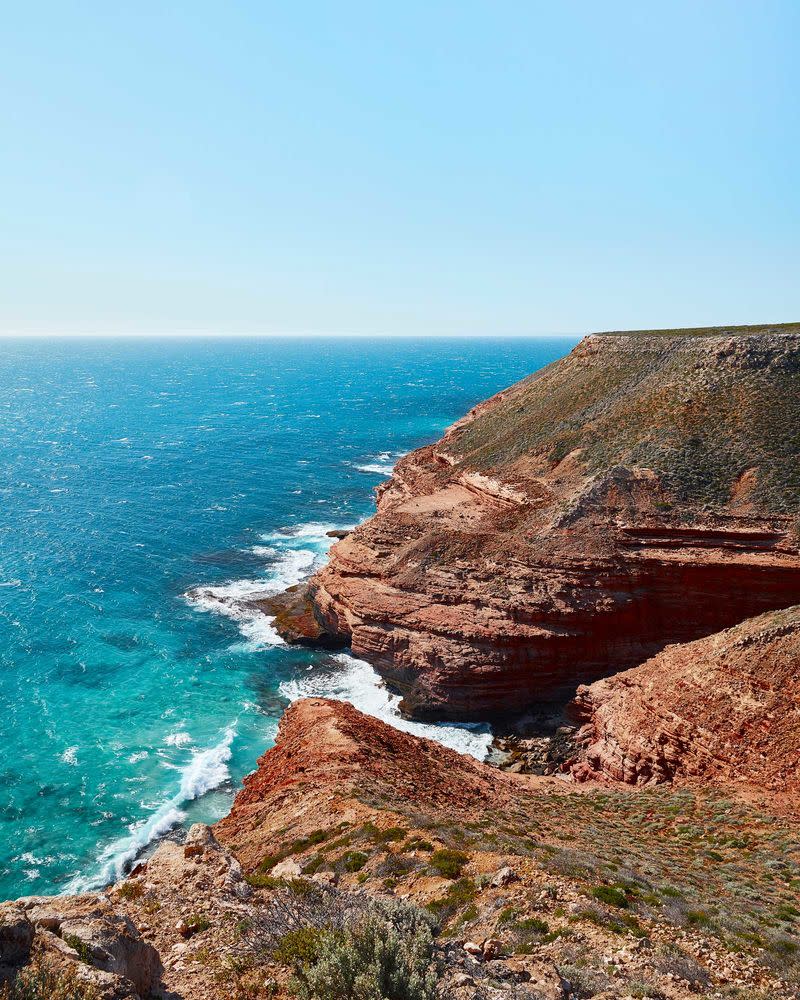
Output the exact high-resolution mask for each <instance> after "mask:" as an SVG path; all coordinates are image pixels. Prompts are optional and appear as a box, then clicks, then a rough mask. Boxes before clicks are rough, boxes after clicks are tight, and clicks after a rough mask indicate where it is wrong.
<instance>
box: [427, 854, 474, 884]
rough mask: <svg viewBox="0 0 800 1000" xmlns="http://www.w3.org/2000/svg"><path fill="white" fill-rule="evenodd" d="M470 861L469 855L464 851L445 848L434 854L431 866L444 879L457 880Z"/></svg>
mask: <svg viewBox="0 0 800 1000" xmlns="http://www.w3.org/2000/svg"><path fill="white" fill-rule="evenodd" d="M468 861H469V855H468V854H465V853H464V852H463V851H457V850H453V849H451V848H449V847H443V848H442V849H441V850H439V851H434V852H433V854H432V855H431V859H430V866H431V868H433V870H434V871H435V872H437V873H438V874H439V875H442V876H443V877H444V878H452V879H456V878H458V877H459V875H460V874H461V872H462V869H463V868H464V865H465V864H466V863H467V862H468Z"/></svg>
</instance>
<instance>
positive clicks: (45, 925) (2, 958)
mask: <svg viewBox="0 0 800 1000" xmlns="http://www.w3.org/2000/svg"><path fill="white" fill-rule="evenodd" d="M34 954H38V955H39V956H42V957H44V958H45V959H46V960H47V961H48V963H49V964H50V965H51V966H53V967H56V968H59V967H60V968H69V967H72V968H74V969H76V970H77V971H78V972H79V980H80V982H82V983H85V984H87V985H88V986H91V987H92V988H93V989H94V991H95V995H96V996H97V997H98V1000H123V998H126V1000H138V998H139V997H149V996H150V995H151V993H152V992H153V991H154V990H155V989H157V988H158V986H159V984H160V981H161V972H162V966H161V959H160V957H159V954H158V952H157V951H156V950H155V948H153V946H152V945H150V944H149V943H147V942H146V941H145V940H144V939H143V938H142V936H141V934H140V933H139V932H138V930H137V929H136V927H135V926H134V924H133V923H132V921H131V920H130V919H129V918H128V917H127V916H126V915H124V914H121V913H120V912H119V911H118V910H116V909H115V908H114V906H113V905H112V903H111V902H110V900H109V899H107V898H105V897H103V896H93V895H85V896H65V897H56V898H51V897H46V896H30V897H27V898H24V899H20V900H17V902H16V903H4V904H2V905H0V976H2V978H7V977H10V976H11V975H13V973H14V972H15V971H16V970H17V969H19V968H21V967H23V966H24V965H27V964H28V962H29V961H30V960H31V957H32V956H33V955H34Z"/></svg>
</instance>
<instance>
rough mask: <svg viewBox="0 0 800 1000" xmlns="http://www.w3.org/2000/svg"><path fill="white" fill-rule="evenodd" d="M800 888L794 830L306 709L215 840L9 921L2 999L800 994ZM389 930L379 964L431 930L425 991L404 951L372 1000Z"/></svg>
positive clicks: (11, 909)
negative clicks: (13, 991) (528, 769)
mask: <svg viewBox="0 0 800 1000" xmlns="http://www.w3.org/2000/svg"><path fill="white" fill-rule="evenodd" d="M799 869H800V843H798V839H797V829H796V827H792V826H791V825H789V824H787V823H786V822H785V821H784V820H782V819H780V818H779V817H775V816H771V815H769V814H765V813H762V812H759V811H757V810H756V809H754V808H752V807H751V806H747V805H744V804H737V803H735V802H732V801H731V800H730V799H726V798H723V797H721V796H719V795H716V794H714V793H713V792H704V793H697V792H690V791H687V790H674V789H671V788H668V787H663V786H662V787H657V788H637V789H630V788H625V787H619V788H616V789H607V788H603V787H598V786H587V785H574V784H572V785H570V784H567V783H566V782H565V781H563V780H559V779H558V778H549V779H547V778H537V777H531V776H523V775H509V774H504V773H502V772H499V771H497V770H496V769H493V768H491V767H488V766H487V765H484V764H480V763H478V762H476V761H474V760H472V759H470V758H466V757H461V756H460V755H458V754H456V753H453V752H452V751H449V750H447V749H445V748H443V747H441V746H439V745H437V744H434V743H431V742H430V741H428V740H423V739H419V738H417V737H414V736H411V735H408V734H405V733H402V732H399V731H397V730H395V729H392V728H390V727H388V726H386V725H385V724H383V723H381V722H379V721H377V720H375V719H372V718H369V717H368V716H364V715H362V714H361V713H360V712H358V711H356V710H355V709H354V708H352V707H351V706H349V705H346V704H343V703H340V702H333V701H327V700H324V699H313V700H307V701H301V702H297V703H295V704H294V705H293V706H291V707H290V708H289V710H288V711H287V713H286V714H285V716H284V718H283V720H282V722H281V727H280V732H279V736H278V742H277V745H276V746H275V747H274V748H273V749H272V750H270V751H268V752H267V753H266V754H265V755H264V756H263V757H262V758H261V760H260V761H259V767H258V770H257V771H256V772H255V773H254V774H253V775H251V776H250V777H249V778H248V780H247V781H246V783H245V787H244V788H243V789H242V791H241V792H240V793H239V795H238V796H237V799H236V802H235V803H234V806H233V809H232V811H231V814H230V815H229V816H228V817H227V818H226V819H224V820H223V821H222V822H221V823H219V824H218V825H217V826H216V828H215V829H214V830H213V831H212V830H209V828H207V827H203V826H199V825H198V826H195V827H193V828H192V830H191V831H190V833H189V836H188V838H187V840H186V842H185V843H183V844H180V843H175V842H172V841H167V842H165V843H163V844H162V845H161V846H160V847H159V848H158V850H157V851H156V852H155V854H154V855H153V856H152V857H151V858H149V859H147V860H146V861H144V862H141V863H139V864H138V865H136V867H135V868H134V870H133V872H132V873H131V874H130V876H129V877H128V878H127V879H125V880H124V881H122V882H120V883H119V884H118V885H116V886H112V887H110V888H109V889H107V890H105V891H103V892H100V893H92V894H86V895H83V896H77V897H54V898H44V897H30V898H27V899H22V900H18V901H17V902H16V903H7V904H2V905H0V981H2V979H3V978H10V977H13V976H14V975H17V974H18V975H19V976H22V977H23V980H24V977H26V976H36V977H39V982H44V984H45V987H44V988H43V989H40V991H39V992H28V993H24V994H17V995H16V996H15V1000H17V997H19V996H22V997H24V1000H29V998H31V997H33V998H36V1000H43V998H44V997H52V998H55V997H64V998H65V1000H67V998H68V1000H145V998H151V997H160V998H163V1000H246V998H251V1000H254V998H262V997H272V998H276V1000H288V998H289V997H305V998H307V1000H331V998H334V997H335V998H336V1000H341V998H345V1000H348V998H349V1000H360V998H362V997H368V996H369V997H373V996H374V997H376V998H377V997H383V998H384V1000H398V998H399V997H415V998H425V1000H434V998H436V1000H500V998H502V997H507V998H508V1000H576V998H580V997H590V996H591V997H598V998H605V1000H612V998H622V997H643V996H649V997H654V998H655V997H661V998H666V1000H690V998H691V997H694V996H697V995H698V994H699V995H704V996H709V997H721V996H725V997H726V998H728V1000H755V998H759V1000H761V998H763V1000H766V998H767V997H777V996H780V997H794V996H800V969H798V963H797V960H796V955H797V952H798V949H800V938H799V937H798V934H797V930H798V929H797V926H796V923H795V915H796V913H797V912H798V909H797V904H798V903H800V898H798V897H800V893H798V886H797V883H796V873H797V871H798V870H799ZM370 921H371V922H372V923H371V924H370ZM376 921H377V922H378V926H380V927H381V928H382V929H381V935H382V937H381V941H380V942H379V946H376V948H375V949H374V954H377V955H379V956H385V955H386V954H387V951H386V949H387V948H388V947H389V945H390V943H391V942H392V941H394V942H395V945H396V944H397V941H398V938H397V937H396V936H395V937H392V935H393V934H396V933H397V930H398V928H401V931H400V939H399V940H400V942H401V944H402V942H403V941H404V940H407V938H408V936H409V934H410V928H413V927H417V928H418V929H419V928H420V927H422V928H423V930H424V933H421V934H420V933H418V934H417V937H416V938H415V940H417V943H418V944H419V946H420V949H421V951H420V952H419V954H421V955H422V960H423V962H424V963H427V967H428V973H429V976H430V977H431V978H430V988H428V987H426V989H425V991H422V987H420V985H419V982H418V980H417V981H416V983H417V985H416V987H415V989H412V988H411V987H410V985H409V983H410V980H409V979H407V978H404V977H405V972H404V971H403V970H406V969H407V966H408V962H407V960H406V958H403V954H404V953H403V952H402V950H401V953H400V954H401V960H400V965H399V966H397V965H395V964H391V975H392V977H394V978H393V979H391V980H389V985H386V988H385V989H384V990H383V991H374V992H367V990H368V988H369V983H370V980H369V979H368V978H367V979H364V980H362V986H363V990H362V991H361V992H358V991H352V992H348V991H347V986H346V984H347V982H350V981H351V980H352V976H353V974H354V972H358V973H359V974H360V975H362V976H367V973H368V966H369V962H370V960H371V956H372V955H373V950H372V949H371V948H370V947H368V945H369V940H370V939H369V938H365V937H364V932H363V929H364V927H365V926H367V927H368V926H375V922H376ZM320 942H323V944H324V946H323V945H321V944H320ZM356 945H357V947H356ZM392 954H394V952H392ZM337 956H338V957H337ZM391 962H392V963H394V959H392V960H391ZM398 970H400V971H398ZM42 976H49V977H50V978H49V979H44V980H42ZM398 976H399V977H400V978H399V979H398V978H397V977H398ZM298 977H299V978H298ZM312 979H313V981H315V982H317V983H318V984H321V985H319V988H317V989H314V990H312V989H310V988H309V989H306V987H305V986H304V985H303V984H304V983H305V984H308V983H309V982H310V981H312ZM18 982H19V978H18ZM391 983H395V986H394V987H392V986H391ZM398 983H400V985H397V984H398ZM403 983H405V984H406V985H402V984H403ZM65 984H66V985H65ZM67 987H69V989H67ZM376 989H377V987H376ZM59 990H60V992H59ZM403 990H405V992H403ZM415 990H416V991H415ZM1 991H2V987H0V995H2V993H1Z"/></svg>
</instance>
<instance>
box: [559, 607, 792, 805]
mask: <svg viewBox="0 0 800 1000" xmlns="http://www.w3.org/2000/svg"><path fill="white" fill-rule="evenodd" d="M574 711H575V714H576V716H577V717H578V719H579V720H580V721H581V722H583V724H584V725H583V728H582V729H581V731H580V733H579V741H580V742H581V743H582V744H583V749H582V752H581V759H580V761H579V762H577V763H574V764H573V765H572V768H571V770H572V773H573V774H574V775H575V776H576V777H578V778H579V779H585V778H589V777H595V778H598V777H600V778H602V777H609V778H612V779H613V780H616V781H623V782H628V783H632V784H646V783H650V782H663V781H670V780H674V779H680V778H685V779H691V780H694V781H704V782H714V783H715V784H719V785H727V786H729V787H731V786H734V787H740V788H741V787H743V788H750V789H752V790H755V791H757V792H762V791H765V792H767V793H768V794H769V796H770V798H771V799H772V800H773V802H774V803H776V804H777V802H781V803H783V804H785V805H787V806H788V807H790V808H794V809H795V810H796V811H798V812H800V608H798V607H793V608H788V609H786V610H784V611H777V612H770V613H768V614H764V615H761V616H759V617H758V618H754V619H751V620H748V621H746V622H743V623H742V624H740V625H737V626H735V627H734V628H731V629H727V630H726V631H724V632H720V633H718V634H716V635H713V636H710V637H708V638H705V639H698V640H697V641H695V642H691V643H687V644H685V645H682V646H668V647H667V648H666V649H665V650H664V651H663V652H661V653H659V654H658V656H655V657H654V658H653V659H651V660H648V661H647V662H646V663H643V664H642V665H641V666H638V667H634V668H633V669H632V670H627V671H625V672H623V673H621V674H616V675H615V676H614V677H610V678H607V679H606V680H602V681H597V682H596V683H594V684H592V685H591V686H589V687H581V688H579V689H578V695H577V698H576V701H575V704H574ZM776 800H777V801H776Z"/></svg>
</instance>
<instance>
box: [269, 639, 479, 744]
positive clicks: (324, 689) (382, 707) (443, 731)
mask: <svg viewBox="0 0 800 1000" xmlns="http://www.w3.org/2000/svg"><path fill="white" fill-rule="evenodd" d="M333 659H334V660H336V661H338V664H339V667H340V669H339V670H337V671H335V672H333V671H329V670H315V671H314V672H308V673H306V674H305V676H303V677H300V678H297V679H295V680H291V681H284V682H283V683H282V684H281V686H280V691H281V694H282V695H283V696H284V697H285V698H288V699H289V700H290V701H295V700H296V699H297V698H335V699H336V700H338V701H349V702H350V704H351V705H355V707H356V708H357V709H359V710H360V711H362V712H364V713H366V714H367V715H372V716H374V717H375V718H377V719H381V720H382V721H383V722H386V723H388V724H389V725H390V726H394V727H395V729H402V730H403V731H404V732H407V733H413V734H414V735H415V736H426V737H427V738H428V739H430V740H436V741H437V742H438V743H442V744H444V746H446V747H450V749H451V750H457V751H458V752H459V753H463V754H468V755H469V756H471V757H475V758H477V759H478V760H484V759H485V758H486V755H487V753H488V752H489V747H490V746H491V742H492V733H491V730H490V728H489V726H486V725H481V724H478V723H455V722H436V723H428V722H412V721H411V720H410V719H404V718H403V717H402V716H401V715H400V712H399V710H398V707H397V706H398V704H399V702H400V697H399V696H398V695H394V694H391V692H389V691H388V690H387V688H386V687H385V686H384V684H383V683H382V681H381V679H380V677H379V676H378V674H377V673H376V672H375V671H374V670H373V669H372V667H371V666H370V665H369V664H368V663H366V662H365V661H364V660H359V659H356V657H354V656H350V655H349V654H347V653H337V654H336V655H335V656H334V657H333Z"/></svg>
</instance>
